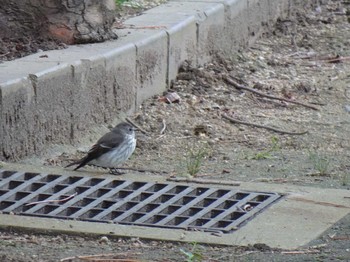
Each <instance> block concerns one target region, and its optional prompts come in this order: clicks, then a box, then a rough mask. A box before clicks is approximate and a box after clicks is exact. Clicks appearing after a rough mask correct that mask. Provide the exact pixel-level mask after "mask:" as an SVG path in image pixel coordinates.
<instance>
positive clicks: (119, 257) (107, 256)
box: [60, 254, 140, 262]
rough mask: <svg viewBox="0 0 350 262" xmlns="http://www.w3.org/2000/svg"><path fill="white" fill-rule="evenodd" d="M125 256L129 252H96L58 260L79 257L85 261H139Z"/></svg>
mask: <svg viewBox="0 0 350 262" xmlns="http://www.w3.org/2000/svg"><path fill="white" fill-rule="evenodd" d="M126 256H129V254H98V255H87V256H74V257H66V258H62V259H61V260H60V262H64V261H71V260H73V259H80V260H85V261H110V262H140V260H135V259H128V258H123V257H126ZM107 259H108V260H107Z"/></svg>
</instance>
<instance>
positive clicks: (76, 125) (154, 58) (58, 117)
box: [0, 0, 313, 161]
mask: <svg viewBox="0 0 350 262" xmlns="http://www.w3.org/2000/svg"><path fill="white" fill-rule="evenodd" d="M312 1H313V0H310V2H312ZM304 3H305V1H297V0H295V1H293V0H227V1H225V0H192V1H180V0H174V1H169V2H168V3H166V4H164V5H162V6H159V7H156V8H154V9H151V10H148V11H146V12H145V13H144V14H143V15H141V16H138V17H135V18H132V19H129V20H127V21H126V22H125V25H126V26H127V25H133V26H135V27H141V28H142V27H143V28H145V29H122V30H117V34H118V35H119V39H118V40H116V41H110V42H106V43H101V44H91V45H81V46H71V47H69V48H67V49H65V50H54V51H48V52H42V53H37V54H34V55H30V56H27V57H25V58H22V59H18V60H15V61H10V62H5V63H3V64H1V65H0V138H1V143H0V160H9V161H14V160H18V159H21V158H24V157H28V156H31V155H33V154H40V153H41V152H42V151H43V150H44V149H45V148H46V147H47V146H50V145H52V144H68V143H69V144H74V143H76V142H77V141H78V140H79V138H80V137H81V136H84V135H86V134H87V133H88V131H89V130H90V129H91V128H92V127H94V126H98V125H101V124H107V123H111V122H112V121H113V120H114V119H116V117H118V115H119V114H120V113H121V112H126V113H130V112H133V111H134V110H135V109H136V108H137V107H138V106H139V105H140V103H142V101H143V100H144V99H147V98H149V97H151V96H153V95H155V94H159V93H161V92H162V91H164V90H165V89H166V87H167V86H168V85H169V83H170V81H171V80H172V79H175V78H176V74H177V70H178V68H179V66H180V64H181V63H182V62H183V61H184V60H185V59H188V60H191V61H193V63H194V64H203V63H205V62H207V61H209V60H210V59H211V57H212V56H213V54H215V53H216V52H221V53H223V54H225V55H230V53H232V52H233V51H235V50H237V49H239V48H246V47H247V46H248V45H249V44H251V43H252V42H253V41H255V40H256V38H257V37H258V36H259V35H261V33H262V32H264V31H266V30H268V28H269V27H271V26H272V25H273V24H274V22H275V21H276V19H277V18H278V17H280V16H286V15H287V14H288V12H290V11H291V8H292V7H293V6H294V5H301V4H304ZM147 26H149V27H153V28H152V29H150V28H146V27H147ZM43 54H46V55H47V56H48V57H47V58H40V56H42V55H43Z"/></svg>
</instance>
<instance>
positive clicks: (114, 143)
mask: <svg viewBox="0 0 350 262" xmlns="http://www.w3.org/2000/svg"><path fill="white" fill-rule="evenodd" d="M121 138H122V135H121V134H119V133H112V132H109V133H107V134H105V135H104V136H103V137H101V138H100V139H99V140H98V141H97V143H96V144H94V145H93V146H92V147H91V149H90V150H89V152H88V153H87V155H86V156H85V157H83V158H82V159H80V160H79V161H77V162H75V163H73V164H78V166H77V167H76V168H75V170H77V169H79V168H81V167H83V166H85V165H86V164H88V163H89V162H90V161H91V160H94V159H96V158H99V157H100V156H101V155H103V154H105V153H107V152H109V151H110V150H112V149H114V148H116V147H118V146H119V145H120V142H121V141H122V139H121ZM73 164H71V165H73Z"/></svg>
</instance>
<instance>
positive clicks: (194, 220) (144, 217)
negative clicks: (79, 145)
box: [0, 170, 281, 233]
mask: <svg viewBox="0 0 350 262" xmlns="http://www.w3.org/2000/svg"><path fill="white" fill-rule="evenodd" d="M74 193H76V195H75V196H74V197H72V198H70V199H69V200H67V201H65V202H63V201H62V202H47V203H40V204H35V205H26V204H28V203H30V202H35V201H43V200H58V199H62V198H66V197H69V196H72V195H73V194H74ZM280 197H281V196H280V195H278V194H276V193H259V192H246V191H238V190H230V189H219V188H210V187H194V186H186V185H177V184H168V183H150V182H135V181H128V180H116V179H113V178H97V177H84V176H64V175H55V174H43V173H30V172H16V171H6V170H0V211H1V212H2V213H4V214H8V213H14V214H18V215H29V216H41V217H54V218H64V219H76V220H83V221H93V222H108V223H111V222H113V223H118V224H124V225H138V226H149V227H161V228H178V229H188V230H189V229H197V230H203V231H221V232H224V233H229V232H231V231H232V230H234V229H236V228H237V227H238V226H239V225H240V224H242V223H243V222H244V221H247V219H249V218H251V217H252V216H253V215H255V214H256V213H257V212H260V211H261V210H262V209H264V208H265V207H267V206H268V205H269V204H271V203H272V202H274V201H276V200H277V199H278V198H280Z"/></svg>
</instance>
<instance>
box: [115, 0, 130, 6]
mask: <svg viewBox="0 0 350 262" xmlns="http://www.w3.org/2000/svg"><path fill="white" fill-rule="evenodd" d="M128 1H129V0H115V4H116V5H117V6H121V5H122V4H124V3H125V2H128Z"/></svg>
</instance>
